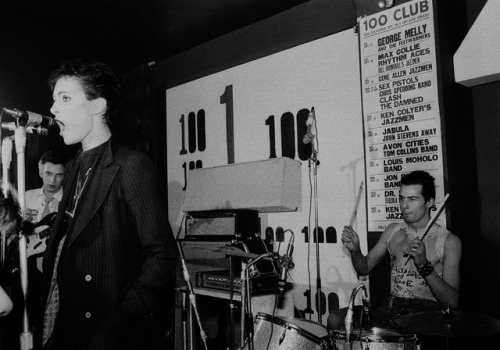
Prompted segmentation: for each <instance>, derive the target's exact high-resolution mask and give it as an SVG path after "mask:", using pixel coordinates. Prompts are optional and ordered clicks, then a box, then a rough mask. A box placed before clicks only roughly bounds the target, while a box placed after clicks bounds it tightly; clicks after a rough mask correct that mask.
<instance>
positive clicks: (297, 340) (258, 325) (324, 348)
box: [243, 312, 329, 350]
mask: <svg viewBox="0 0 500 350" xmlns="http://www.w3.org/2000/svg"><path fill="white" fill-rule="evenodd" d="M327 340H328V331H327V329H326V327H324V326H323V325H321V324H318V323H314V322H311V321H307V320H304V319H301V318H291V317H272V316H270V315H268V314H265V313H262V312H259V313H258V314H257V317H256V318H255V322H254V337H253V344H254V349H256V350H266V349H268V350H278V349H286V350H299V349H308V350H309V349H310V350H328V349H329V342H328V341H327ZM268 344H269V347H268ZM243 349H248V344H246V345H245V347H244V348H243Z"/></svg>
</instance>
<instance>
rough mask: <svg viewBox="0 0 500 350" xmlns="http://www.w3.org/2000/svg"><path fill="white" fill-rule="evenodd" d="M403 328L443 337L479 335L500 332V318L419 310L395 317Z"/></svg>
mask: <svg viewBox="0 0 500 350" xmlns="http://www.w3.org/2000/svg"><path fill="white" fill-rule="evenodd" d="M395 322H396V324H397V325H398V326H400V327H401V328H404V329H407V330H409V331H411V332H414V333H417V334H424V335H431V336H441V337H450V338H458V337H479V336H486V335H494V334H500V320H497V319H496V318H493V317H489V316H486V315H482V314H479V313H470V312H464V311H452V312H451V313H450V314H444V313H443V312H441V311H425V312H417V313H414V314H409V315H405V316H401V317H399V318H396V319H395Z"/></svg>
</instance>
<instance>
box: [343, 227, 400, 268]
mask: <svg viewBox="0 0 500 350" xmlns="http://www.w3.org/2000/svg"><path fill="white" fill-rule="evenodd" d="M392 229H393V226H392V225H389V227H387V229H386V230H385V231H384V232H383V233H382V235H381V236H380V239H379V240H378V242H377V244H375V246H374V247H373V248H372V249H370V251H369V252H368V254H367V255H366V256H364V255H363V253H362V252H361V248H360V244H359V236H358V234H357V233H356V231H354V230H353V229H352V227H350V226H344V230H343V231H342V242H343V243H344V245H345V247H346V248H347V249H348V250H349V251H350V253H351V261H352V265H353V266H354V269H355V270H356V272H357V273H359V274H360V275H367V274H369V273H370V271H371V270H373V268H374V267H375V266H377V265H378V263H379V262H380V261H381V260H382V259H383V258H384V256H385V254H386V253H387V240H388V238H389V237H390V234H391V233H392Z"/></svg>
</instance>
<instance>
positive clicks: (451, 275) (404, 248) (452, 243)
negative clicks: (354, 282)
mask: <svg viewBox="0 0 500 350" xmlns="http://www.w3.org/2000/svg"><path fill="white" fill-rule="evenodd" d="M435 198H436V189H435V185H434V178H433V177H432V176H431V175H430V174H429V173H427V172H425V171H413V172H411V173H409V174H407V175H405V176H404V177H403V178H402V179H401V188H400V191H399V205H400V209H401V212H402V214H403V219H404V222H398V223H391V224H390V225H389V226H388V227H387V228H386V229H385V231H384V232H383V233H382V235H381V236H380V239H379V240H378V242H377V243H376V245H375V246H374V247H373V248H372V249H370V251H369V252H368V254H367V255H363V253H362V252H361V249H360V243H359V236H358V234H357V233H356V232H355V231H354V230H353V228H352V227H350V226H345V227H344V230H343V231H342V242H343V243H344V245H345V247H346V248H347V249H348V250H349V252H350V255H351V260H352V264H353V266H354V269H355V270H356V271H357V272H358V274H359V275H368V274H369V273H370V272H371V271H372V270H373V269H374V268H375V266H377V265H378V264H379V263H380V262H381V261H382V259H383V258H384V256H385V255H386V254H389V255H390V258H391V288H390V296H389V297H387V298H386V299H384V301H383V302H382V304H381V307H380V308H379V309H380V310H382V315H383V318H384V320H393V319H394V318H395V317H397V316H400V315H405V314H410V313H414V312H421V311H437V310H440V309H441V310H454V309H456V308H457V307H458V299H459V284H460V276H459V264H460V258H461V254H462V246H461V242H460V238H459V237H457V236H456V235H454V234H452V233H451V232H449V231H448V230H447V229H446V228H444V227H442V226H440V225H438V224H436V223H434V224H433V225H432V226H431V227H430V228H429V230H428V232H427V234H426V235H425V237H424V239H423V240H422V239H421V237H422V235H423V233H424V231H425V229H426V226H427V224H428V223H429V221H430V220H431V208H432V207H433V206H434V201H435ZM408 259H409V260H408ZM384 312H385V313H384ZM379 318H380V314H379ZM372 320H373V321H377V313H375V312H374V313H373V315H372ZM384 320H380V321H384ZM330 326H332V325H330ZM333 327H335V325H333Z"/></svg>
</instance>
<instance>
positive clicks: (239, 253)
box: [219, 246, 259, 259]
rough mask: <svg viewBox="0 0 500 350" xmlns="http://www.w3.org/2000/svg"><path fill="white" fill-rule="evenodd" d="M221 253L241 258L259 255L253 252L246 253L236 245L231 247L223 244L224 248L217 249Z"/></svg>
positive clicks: (253, 257)
mask: <svg viewBox="0 0 500 350" xmlns="http://www.w3.org/2000/svg"><path fill="white" fill-rule="evenodd" d="M219 251H220V252H221V253H224V254H226V255H231V256H240V257H243V258H252V259H255V258H257V257H259V254H254V253H247V252H244V251H243V250H241V249H238V248H236V247H231V246H225V247H224V248H222V249H220V250H219Z"/></svg>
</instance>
